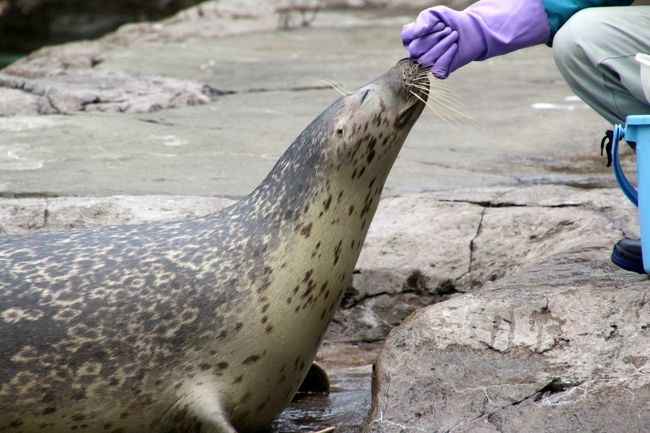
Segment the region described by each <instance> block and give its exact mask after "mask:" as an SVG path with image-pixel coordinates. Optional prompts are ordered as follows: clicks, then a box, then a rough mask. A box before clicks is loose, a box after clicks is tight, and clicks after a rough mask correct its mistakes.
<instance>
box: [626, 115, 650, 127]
mask: <svg viewBox="0 0 650 433" xmlns="http://www.w3.org/2000/svg"><path fill="white" fill-rule="evenodd" d="M625 125H627V126H630V125H650V114H634V115H631V116H627V118H626V119H625Z"/></svg>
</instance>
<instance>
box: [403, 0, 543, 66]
mask: <svg viewBox="0 0 650 433" xmlns="http://www.w3.org/2000/svg"><path fill="white" fill-rule="evenodd" d="M549 38H550V30H549V24H548V19H547V16H546V13H545V11H544V7H543V6H542V1H541V0H480V1H478V2H476V3H474V4H473V5H471V6H469V7H467V8H466V9H464V10H463V11H456V10H453V9H450V8H447V7H444V6H436V7H432V8H429V9H426V10H424V11H422V12H420V14H419V15H418V17H417V19H416V20H415V22H413V23H410V24H407V25H405V26H404V28H403V29H402V42H403V44H404V46H405V47H406V48H407V49H408V51H409V53H410V55H411V58H414V59H416V60H418V61H419V62H420V63H422V64H424V65H427V66H431V67H432V72H433V73H434V75H436V76H437V77H439V78H445V77H447V75H449V73H451V72H453V71H455V70H456V69H458V68H460V67H461V66H463V65H465V64H467V63H469V62H471V61H474V60H485V59H487V58H490V57H494V56H498V55H501V54H505V53H508V52H511V51H515V50H517V49H520V48H524V47H528V46H531V45H537V44H540V43H544V42H547V41H548V40H549Z"/></svg>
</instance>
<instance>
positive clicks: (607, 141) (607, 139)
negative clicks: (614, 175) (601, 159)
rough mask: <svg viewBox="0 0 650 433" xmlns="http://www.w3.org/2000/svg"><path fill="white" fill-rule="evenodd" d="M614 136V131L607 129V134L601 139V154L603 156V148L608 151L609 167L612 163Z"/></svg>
mask: <svg viewBox="0 0 650 433" xmlns="http://www.w3.org/2000/svg"><path fill="white" fill-rule="evenodd" d="M613 138H614V131H612V130H611V129H608V130H607V131H605V136H604V137H603V139H602V140H600V156H603V149H604V150H605V151H606V152H607V167H611V165H612V139H613Z"/></svg>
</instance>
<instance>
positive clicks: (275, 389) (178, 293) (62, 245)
mask: <svg viewBox="0 0 650 433" xmlns="http://www.w3.org/2000/svg"><path fill="white" fill-rule="evenodd" d="M423 77H426V71H425V70H424V69H422V68H421V67H419V66H418V65H417V64H415V63H412V62H411V61H409V60H402V61H400V62H399V63H398V64H397V65H395V66H394V67H393V68H392V69H390V70H389V71H388V72H387V73H385V74H384V75H382V76H381V77H379V78H378V79H376V80H375V81H373V82H371V83H369V84H367V85H366V86H364V87H361V88H360V89H358V90H356V91H354V92H352V93H349V94H347V95H345V96H344V97H341V98H340V99H338V100H337V101H336V102H334V103H333V104H332V105H331V106H330V107H329V108H328V109H327V110H325V111H324V112H323V113H322V114H321V115H320V116H318V118H316V119H315V120H314V121H313V122H312V123H311V124H310V125H309V126H308V127H307V128H306V129H305V130H304V131H303V132H302V133H301V134H300V135H299V136H298V138H297V139H296V140H295V141H294V142H293V144H292V145H291V146H290V147H289V148H288V150H287V151H286V152H285V153H284V154H283V155H282V157H281V158H280V159H279V161H278V162H277V163H276V165H275V166H274V168H273V169H272V171H271V172H270V173H269V174H268V176H267V177H266V178H265V179H264V180H263V181H262V183H261V184H260V185H259V186H258V187H257V188H256V189H255V190H254V191H253V192H252V193H251V194H250V195H248V196H247V197H245V198H244V199H243V200H241V201H240V202H238V203H236V204H235V205H233V206H231V207H229V208H227V209H225V210H223V211H221V212H218V213H215V214H211V215H208V216H205V217H202V218H198V219H192V220H187V221H181V222H173V223H164V224H140V225H124V226H112V227H102V228H95V229H85V230H75V231H66V232H58V233H39V234H33V235H27V236H16V237H8V238H4V239H2V240H0V432H5V433H34V432H47V433H57V432H71V431H78V432H102V433H130V432H134V433H135V432H137V433H141V432H145V431H146V432H161V433H164V432H170V431H174V432H198V431H200V432H221V433H223V432H227V433H234V432H236V431H238V432H254V431H259V430H260V429H262V428H263V427H264V426H266V425H268V424H269V423H270V422H271V421H272V420H273V419H274V417H276V416H277V415H278V414H279V413H280V412H281V410H282V409H283V408H284V407H285V406H286V405H287V404H288V402H289V401H290V400H291V398H292V396H293V395H294V393H295V392H296V390H297V389H298V387H299V386H300V383H301V381H302V379H303V378H304V377H305V375H306V374H307V371H308V369H309V367H310V365H311V364H312V361H313V359H314V356H315V354H316V351H317V349H318V347H319V344H320V342H321V340H322V338H323V334H324V332H325V330H326V327H327V325H328V323H329V321H330V320H331V319H332V316H333V315H334V312H335V309H336V308H337V306H338V305H339V303H340V301H341V299H342V297H343V294H344V292H345V289H346V288H347V287H348V286H349V285H350V284H351V282H352V272H353V270H354V265H355V263H356V261H357V258H358V256H359V252H360V250H361V247H362V245H363V242H364V238H365V235H366V233H367V230H368V226H369V224H370V221H371V219H372V217H373V215H374V212H375V210H376V208H377V203H378V201H379V196H380V194H381V191H382V189H383V186H384V182H385V180H386V177H387V176H388V173H389V171H390V169H391V167H392V165H393V162H394V161H395V158H396V157H397V154H398V152H399V150H400V148H401V146H402V144H403V142H404V140H405V138H406V136H407V134H408V132H409V131H410V129H411V127H412V125H413V124H414V122H415V121H416V119H417V118H418V116H419V115H420V113H421V111H422V109H423V107H424V104H425V102H424V101H425V100H426V98H427V93H428V92H425V91H424V88H423V87H422V83H423V82H424V78H423Z"/></svg>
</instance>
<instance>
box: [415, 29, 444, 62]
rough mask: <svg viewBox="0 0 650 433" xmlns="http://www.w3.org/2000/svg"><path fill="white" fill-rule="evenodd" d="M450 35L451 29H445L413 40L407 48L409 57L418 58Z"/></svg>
mask: <svg viewBox="0 0 650 433" xmlns="http://www.w3.org/2000/svg"><path fill="white" fill-rule="evenodd" d="M449 34H451V27H445V28H444V29H443V30H441V31H439V32H435V33H429V34H428V35H426V36H422V37H421V38H417V39H415V40H413V41H412V42H411V43H410V44H409V45H408V47H407V49H408V51H409V54H410V55H411V57H414V58H416V57H420V56H421V55H422V54H424V53H426V52H427V51H429V50H430V49H432V48H433V47H435V46H436V44H438V43H439V42H440V41H442V40H443V39H444V38H445V37H447V36H448V35H449Z"/></svg>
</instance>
